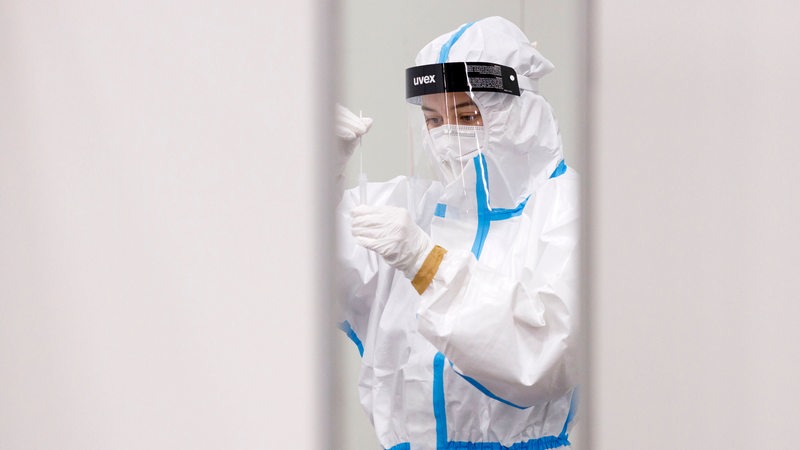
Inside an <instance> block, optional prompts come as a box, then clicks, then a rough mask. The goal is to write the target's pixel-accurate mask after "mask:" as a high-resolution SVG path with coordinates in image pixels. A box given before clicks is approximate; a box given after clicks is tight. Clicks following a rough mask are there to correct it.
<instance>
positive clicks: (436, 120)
mask: <svg viewBox="0 0 800 450" xmlns="http://www.w3.org/2000/svg"><path fill="white" fill-rule="evenodd" d="M441 124H442V119H441V118H440V117H426V118H425V125H427V126H428V128H436V127H438V126H440V125H441Z"/></svg>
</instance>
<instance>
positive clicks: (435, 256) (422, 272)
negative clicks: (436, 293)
mask: <svg viewBox="0 0 800 450" xmlns="http://www.w3.org/2000/svg"><path fill="white" fill-rule="evenodd" d="M445 253H447V250H445V249H444V248H442V247H439V246H438V245H436V246H434V247H433V250H431V252H430V253H428V256H427V257H426V258H425V262H423V263H422V267H420V268H419V271H418V272H417V274H416V275H415V276H414V279H413V280H411V285H412V286H414V289H416V290H417V292H418V293H419V294H420V295H422V293H423V292H425V289H428V286H430V285H431V282H432V281H433V277H434V275H436V271H437V270H439V264H441V263H442V258H444V254H445Z"/></svg>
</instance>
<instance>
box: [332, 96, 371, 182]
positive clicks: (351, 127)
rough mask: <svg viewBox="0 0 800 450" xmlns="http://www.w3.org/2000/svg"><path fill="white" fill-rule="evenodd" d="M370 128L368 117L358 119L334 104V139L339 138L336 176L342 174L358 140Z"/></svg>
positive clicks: (345, 109) (342, 107) (347, 110)
mask: <svg viewBox="0 0 800 450" xmlns="http://www.w3.org/2000/svg"><path fill="white" fill-rule="evenodd" d="M371 126H372V119H370V118H369V117H358V116H357V115H355V114H353V112H352V111H350V110H349V109H347V108H345V107H344V106H342V105H339V104H336V137H338V138H339V149H338V154H337V157H336V164H337V169H341V170H340V171H339V172H338V173H337V175H338V174H341V173H342V172H344V166H345V165H346V164H347V160H348V159H350V156H351V155H352V154H353V150H355V148H356V147H357V146H358V139H359V138H360V137H361V136H363V135H364V134H365V133H366V132H367V131H369V128H370V127H371Z"/></svg>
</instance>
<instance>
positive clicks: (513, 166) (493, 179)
mask: <svg viewBox="0 0 800 450" xmlns="http://www.w3.org/2000/svg"><path fill="white" fill-rule="evenodd" d="M444 62H487V63H496V64H501V65H503V66H508V67H511V68H513V69H514V70H515V71H516V74H517V77H519V86H520V95H519V96H516V95H508V94H503V93H497V92H472V93H471V95H472V97H473V100H474V101H475V103H476V104H477V105H478V106H479V108H480V110H481V114H482V117H483V126H484V129H485V138H484V139H485V145H486V149H485V150H484V152H483V155H482V158H485V160H486V163H485V164H483V165H481V166H480V167H477V169H476V170H475V172H476V174H473V173H471V172H470V171H469V170H467V171H465V177H467V178H469V181H468V182H470V183H471V182H476V183H481V182H482V181H483V182H488V183H487V184H488V186H486V187H487V188H488V189H486V191H487V194H488V202H489V205H488V206H489V209H495V208H517V207H519V205H520V204H522V203H523V202H525V201H526V200H527V199H528V198H529V197H530V196H531V195H533V194H534V193H535V192H536V190H537V189H538V187H539V186H541V184H542V183H544V182H545V181H547V179H548V178H549V177H550V176H551V175H552V174H553V173H554V172H555V171H556V170H557V168H559V165H560V163H561V161H562V160H563V152H562V148H561V136H560V134H559V130H558V124H557V122H556V119H555V117H554V114H553V110H552V107H551V106H550V104H549V103H548V102H547V101H546V100H545V99H544V97H542V96H541V95H539V94H538V92H537V91H538V89H537V85H538V80H539V78H541V77H542V76H544V75H546V74H547V73H549V72H550V71H552V70H553V68H554V67H553V65H552V64H551V63H550V61H548V60H547V59H546V58H544V56H542V55H541V54H540V53H539V52H538V51H537V50H536V49H535V48H534V47H533V45H531V43H530V41H529V40H528V38H527V37H526V36H525V34H524V33H523V32H522V31H521V30H520V29H519V28H518V27H517V26H516V25H514V24H513V23H512V22H510V21H508V20H506V19H503V18H501V17H489V18H486V19H482V20H479V21H476V22H473V23H469V24H465V25H462V26H461V27H459V28H458V29H457V30H454V31H453V32H450V33H446V34H443V35H441V36H439V37H437V38H436V39H434V40H433V41H431V42H430V43H428V44H427V45H426V46H425V47H423V49H422V50H421V51H420V52H419V53H418V55H417V57H416V64H417V65H418V66H421V65H427V64H436V63H444ZM478 162H480V161H478ZM482 172H483V173H484V174H485V175H484V177H483V178H484V180H481V176H480V175H481V173H482ZM486 178H488V180H487V179H486ZM445 197H446V198H447V197H448V195H447V193H446V194H445ZM449 197H450V198H451V199H453V200H454V201H455V199H457V198H459V194H455V193H451V195H449Z"/></svg>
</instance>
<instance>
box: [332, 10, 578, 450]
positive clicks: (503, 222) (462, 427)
mask: <svg viewBox="0 0 800 450" xmlns="http://www.w3.org/2000/svg"><path fill="white" fill-rule="evenodd" d="M443 49H444V50H443ZM443 60H444V61H448V62H458V61H487V62H493V63H497V64H502V65H505V66H509V67H512V68H514V69H515V70H516V73H517V74H518V76H519V77H520V78H523V77H524V78H525V79H526V80H525V82H524V83H523V82H522V80H521V82H520V86H521V87H522V86H524V87H525V89H524V90H523V91H522V93H521V95H519V96H505V95H502V94H496V93H486V92H477V93H474V95H475V97H474V98H475V102H476V104H478V105H479V106H480V108H481V113H482V115H483V123H484V128H485V129H486V133H487V134H486V136H487V138H486V139H487V141H486V149H485V152H484V154H483V156H482V158H484V160H483V161H479V159H478V158H475V160H474V164H476V167H475V169H476V170H466V171H465V174H466V175H465V179H466V180H467V182H469V183H471V186H472V187H471V188H470V191H471V194H469V195H467V196H463V195H461V196H459V195H450V194H449V192H448V188H447V187H446V186H443V185H442V183H440V182H436V181H424V180H420V179H416V178H410V177H397V178H394V179H392V180H390V181H387V182H381V183H370V184H369V186H368V200H369V204H370V205H380V206H394V207H400V208H404V209H407V210H408V215H409V217H411V219H412V220H413V223H414V224H416V225H415V227H416V226H418V228H419V229H421V230H422V231H424V233H421V234H422V235H424V236H426V239H427V236H430V240H431V242H432V243H433V244H436V245H438V246H440V247H442V248H444V249H445V250H446V253H445V254H444V256H443V257H442V259H441V262H440V263H439V265H438V269H437V270H436V272H435V275H433V278H432V280H431V281H430V284H429V285H428V286H427V287H426V288H425V289H424V291H423V292H422V293H421V294H420V293H418V292H417V290H416V289H415V288H414V287H412V284H411V282H410V280H409V278H410V277H413V273H412V274H408V273H406V274H404V273H403V271H401V270H397V269H395V268H394V267H393V266H392V265H390V264H389V263H387V261H386V260H384V258H383V257H382V256H381V255H380V254H378V253H376V252H374V251H371V250H368V249H366V248H365V247H363V246H361V245H359V244H358V242H357V241H356V239H355V238H354V237H353V235H351V223H352V221H353V220H354V219H352V217H351V214H352V212H351V210H353V209H354V208H356V209H357V205H359V203H360V199H359V191H358V189H352V190H348V191H346V192H345V193H344V196H343V198H342V201H341V204H340V206H339V208H338V212H337V220H338V226H339V227H340V232H339V235H340V240H339V243H338V257H339V260H340V264H341V266H342V273H340V277H339V278H340V279H339V280H338V281H339V289H340V296H341V298H342V299H343V302H344V320H343V322H342V324H341V328H342V330H343V331H345V333H347V335H348V336H349V337H350V339H352V340H353V342H354V343H355V344H356V346H357V347H358V350H359V351H360V353H361V357H362V358H361V361H362V363H361V370H360V381H359V393H360V394H359V395H360V400H361V403H362V405H363V407H364V409H365V410H366V412H367V413H368V415H369V416H370V419H371V421H372V423H373V425H374V427H375V430H376V432H377V435H378V439H379V441H380V442H381V444H382V445H383V447H384V448H386V449H393V450H402V449H411V450H423V449H425V450H428V449H430V450H433V449H437V450H441V449H465V450H466V449H498V450H499V449H506V448H511V449H515V450H523V449H549V448H559V447H564V446H568V445H569V440H568V433H569V431H570V428H571V424H572V421H571V419H572V417H573V415H574V413H575V408H576V404H575V398H574V397H575V391H576V386H575V382H576V373H575V372H576V367H575V361H574V348H573V347H574V346H575V340H574V334H575V331H576V324H577V323H578V322H577V313H578V311H577V307H578V297H577V283H578V277H577V269H578V253H577V238H578V232H579V226H578V210H579V205H578V191H579V188H578V176H577V174H576V173H575V172H574V171H573V170H572V169H571V168H567V167H566V165H565V164H564V162H563V155H562V149H561V138H560V136H559V133H558V128H557V124H556V121H555V118H554V116H553V113H552V109H551V107H550V105H549V104H548V103H547V102H546V101H545V99H544V98H543V97H541V96H540V95H538V94H537V93H536V92H535V87H536V80H538V78H540V77H541V76H543V75H544V74H546V73H548V72H549V71H551V70H552V68H553V66H552V65H551V64H550V62H549V61H547V60H546V59H545V58H544V57H543V56H542V55H541V54H539V52H537V51H536V49H535V48H534V47H533V46H531V45H530V41H528V39H527V38H526V37H525V35H524V34H523V33H522V32H521V31H520V30H519V29H518V28H517V27H516V26H515V25H514V24H512V23H511V22H509V21H507V20H505V19H502V18H499V17H491V18H487V19H483V20H480V21H477V22H474V23H471V24H465V25H464V26H462V27H460V28H459V29H458V30H456V31H455V32H451V33H447V34H445V35H442V36H440V37H438V38H436V39H434V40H433V41H432V42H431V43H429V44H428V45H427V46H425V47H424V48H423V49H422V50H421V51H420V53H419V54H418V56H417V59H416V63H417V64H418V65H424V64H432V63H437V62H443ZM479 163H482V164H481V168H478V167H477V165H478V164H479ZM480 170H483V171H484V174H485V175H488V183H489V185H490V186H491V188H490V189H487V186H486V185H485V182H482V181H481V179H482V178H481V177H477V176H476V175H475V174H479V173H480ZM470 173H472V176H469V174H470ZM462 191H463V190H462ZM487 195H488V198H489V203H490V205H491V207H490V208H489V210H487V209H486V208H481V207H480V204H479V205H478V206H477V208H472V210H477V213H476V214H473V215H470V214H457V213H456V214H453V215H452V216H451V215H450V211H458V210H460V207H462V206H464V205H456V204H454V203H458V202H467V203H469V202H472V203H473V205H474V204H475V203H480V200H481V198H484V197H486V196H487ZM467 206H468V205H467ZM426 251H427V250H426ZM418 268H419V262H418V263H417V264H416V266H415V269H418ZM412 272H413V271H412Z"/></svg>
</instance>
